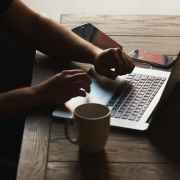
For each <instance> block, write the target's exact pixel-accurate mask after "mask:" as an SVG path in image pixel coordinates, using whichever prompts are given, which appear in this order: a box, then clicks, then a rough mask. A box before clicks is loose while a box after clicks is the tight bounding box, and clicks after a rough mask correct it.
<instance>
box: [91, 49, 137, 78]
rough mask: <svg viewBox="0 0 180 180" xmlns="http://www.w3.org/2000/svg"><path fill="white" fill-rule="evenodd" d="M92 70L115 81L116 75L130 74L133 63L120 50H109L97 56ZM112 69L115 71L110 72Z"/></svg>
mask: <svg viewBox="0 0 180 180" xmlns="http://www.w3.org/2000/svg"><path fill="white" fill-rule="evenodd" d="M94 68H95V70H96V72H97V73H98V74H99V75H101V76H106V77H108V78H110V79H116V77H117V76H118V75H125V74H128V73H131V72H132V71H133V69H134V63H133V61H132V60H131V58H129V56H128V55H126V54H125V53H124V52H123V51H122V50H121V49H120V48H111V49H107V50H102V51H100V52H99V53H98V54H97V56H96V58H95V60H94ZM113 68H114V69H115V71H113V70H111V69H113Z"/></svg>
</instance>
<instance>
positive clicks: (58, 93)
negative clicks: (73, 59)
mask: <svg viewBox="0 0 180 180" xmlns="http://www.w3.org/2000/svg"><path fill="white" fill-rule="evenodd" d="M91 83H92V81H91V78H90V77H89V76H88V75H87V73H85V72H84V71H83V70H65V71H63V72H61V73H59V74H57V75H55V76H53V77H51V78H49V79H48V80H46V81H44V82H43V83H41V84H39V85H37V86H34V87H32V88H33V89H34V90H35V92H36V94H37V98H39V100H40V104H45V105H56V104H63V103H65V102H67V101H68V100H70V99H71V98H73V97H77V96H82V97H85V96H86V92H87V93H89V92H90V84H91ZM81 88H82V89H81ZM83 89H84V90H83Z"/></svg>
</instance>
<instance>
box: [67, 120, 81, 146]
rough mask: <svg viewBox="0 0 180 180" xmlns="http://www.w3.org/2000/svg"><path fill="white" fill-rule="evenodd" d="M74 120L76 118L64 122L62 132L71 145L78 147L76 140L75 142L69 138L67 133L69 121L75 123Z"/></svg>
mask: <svg viewBox="0 0 180 180" xmlns="http://www.w3.org/2000/svg"><path fill="white" fill-rule="evenodd" d="M75 120H76V118H69V119H67V120H66V122H65V125H64V132H65V135H66V138H67V139H68V140H69V142H71V143H72V144H76V145H78V144H79V142H78V140H77V139H76V140H75V141H73V140H72V139H71V138H70V137H69V133H68V126H69V123H70V122H71V121H75Z"/></svg>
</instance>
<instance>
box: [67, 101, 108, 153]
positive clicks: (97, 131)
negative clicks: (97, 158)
mask: <svg viewBox="0 0 180 180" xmlns="http://www.w3.org/2000/svg"><path fill="white" fill-rule="evenodd" d="M71 121H74V128H75V135H76V140H75V141H73V140H72V139H71V138H70V137H69V134H68V125H69V123H70V122H71ZM109 129H110V110H109V108H108V107H106V106H104V105H102V104H96V103H87V104H82V105H80V106H78V107H76V108H75V110H74V118H69V119H67V120H66V122H65V126H64V130H65V135H66V138H67V139H68V140H69V141H70V142H71V143H73V144H76V145H78V146H79V148H80V149H81V150H82V151H84V152H86V153H91V154H94V153H99V152H101V151H102V150H103V149H104V147H105V145H106V142H107V139H108V136H109Z"/></svg>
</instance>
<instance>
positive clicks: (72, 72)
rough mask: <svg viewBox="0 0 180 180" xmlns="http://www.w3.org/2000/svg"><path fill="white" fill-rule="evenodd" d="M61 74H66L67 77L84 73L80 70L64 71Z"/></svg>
mask: <svg viewBox="0 0 180 180" xmlns="http://www.w3.org/2000/svg"><path fill="white" fill-rule="evenodd" d="M61 73H64V74H68V75H73V74H77V73H85V72H84V71H83V70H82V69H73V70H64V71H62V72H61Z"/></svg>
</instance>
